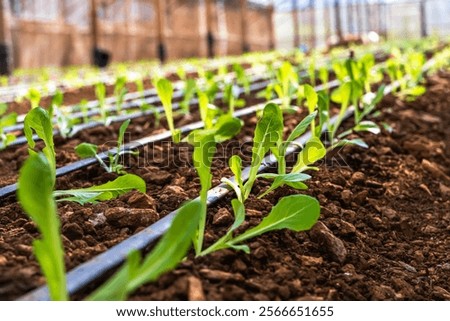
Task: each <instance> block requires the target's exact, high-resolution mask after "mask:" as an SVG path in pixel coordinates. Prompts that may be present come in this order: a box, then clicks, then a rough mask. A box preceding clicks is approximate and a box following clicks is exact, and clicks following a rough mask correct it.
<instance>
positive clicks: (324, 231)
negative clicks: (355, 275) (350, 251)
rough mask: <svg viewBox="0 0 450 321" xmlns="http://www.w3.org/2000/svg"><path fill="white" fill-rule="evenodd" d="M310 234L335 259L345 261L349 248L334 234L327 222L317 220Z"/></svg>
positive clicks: (340, 261)
mask: <svg viewBox="0 0 450 321" xmlns="http://www.w3.org/2000/svg"><path fill="white" fill-rule="evenodd" d="M310 235H311V238H312V239H313V240H314V241H316V242H318V243H319V244H320V245H321V246H323V248H324V249H325V250H326V251H327V253H328V254H329V255H330V256H331V258H332V259H333V260H335V261H337V262H339V263H343V262H344V261H345V258H346V257H347V249H346V248H345V246H344V243H343V242H342V241H341V240H340V239H338V238H337V237H336V236H334V235H333V233H331V231H330V230H329V229H328V227H326V226H325V224H323V223H322V222H317V224H316V225H315V226H314V227H313V228H312V230H311V232H310Z"/></svg>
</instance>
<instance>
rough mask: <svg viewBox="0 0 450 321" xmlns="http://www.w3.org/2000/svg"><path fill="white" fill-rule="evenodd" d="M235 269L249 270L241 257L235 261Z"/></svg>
mask: <svg viewBox="0 0 450 321" xmlns="http://www.w3.org/2000/svg"><path fill="white" fill-rule="evenodd" d="M233 269H234V270H236V271H239V272H244V271H245V270H247V264H245V263H244V262H243V261H242V260H241V259H236V260H235V261H234V263H233Z"/></svg>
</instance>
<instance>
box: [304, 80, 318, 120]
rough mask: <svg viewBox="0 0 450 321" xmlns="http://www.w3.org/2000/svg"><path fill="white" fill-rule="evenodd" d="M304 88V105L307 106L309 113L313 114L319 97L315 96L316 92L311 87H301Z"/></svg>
mask: <svg viewBox="0 0 450 321" xmlns="http://www.w3.org/2000/svg"><path fill="white" fill-rule="evenodd" d="M303 87H304V89H303V90H304V93H305V98H306V104H307V106H308V110H309V113H310V114H311V113H313V112H314V110H315V109H316V106H317V102H318V101H319V97H318V96H317V93H316V91H315V90H314V88H313V87H312V86H311V85H308V84H306V85H303Z"/></svg>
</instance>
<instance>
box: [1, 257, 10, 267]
mask: <svg viewBox="0 0 450 321" xmlns="http://www.w3.org/2000/svg"><path fill="white" fill-rule="evenodd" d="M6 263H8V260H7V259H6V257H4V256H3V255H0V266H3V265H6Z"/></svg>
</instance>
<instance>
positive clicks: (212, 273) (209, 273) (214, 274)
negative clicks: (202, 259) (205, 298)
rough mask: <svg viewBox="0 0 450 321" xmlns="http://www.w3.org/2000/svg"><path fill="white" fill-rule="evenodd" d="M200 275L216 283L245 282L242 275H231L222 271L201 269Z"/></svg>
mask: <svg viewBox="0 0 450 321" xmlns="http://www.w3.org/2000/svg"><path fill="white" fill-rule="evenodd" d="M200 274H201V275H202V276H203V277H205V278H207V279H209V280H214V281H244V277H243V276H242V274H240V273H229V272H224V271H220V270H210V269H201V270H200Z"/></svg>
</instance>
